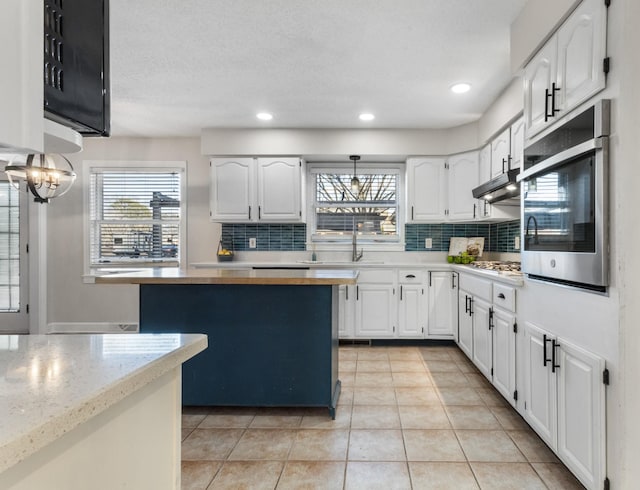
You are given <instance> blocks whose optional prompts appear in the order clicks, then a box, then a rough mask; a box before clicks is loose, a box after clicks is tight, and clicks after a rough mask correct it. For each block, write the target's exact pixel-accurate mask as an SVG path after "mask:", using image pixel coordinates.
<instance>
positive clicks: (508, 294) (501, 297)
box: [493, 283, 516, 312]
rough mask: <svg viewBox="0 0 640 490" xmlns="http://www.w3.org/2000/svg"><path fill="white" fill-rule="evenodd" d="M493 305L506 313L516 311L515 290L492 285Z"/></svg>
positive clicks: (496, 284)
mask: <svg viewBox="0 0 640 490" xmlns="http://www.w3.org/2000/svg"><path fill="white" fill-rule="evenodd" d="M493 304H494V305H495V306H499V307H500V308H502V309H504V310H507V311H513V312H515V311H516V288H513V287H511V286H505V285H504V284H498V283H494V284H493Z"/></svg>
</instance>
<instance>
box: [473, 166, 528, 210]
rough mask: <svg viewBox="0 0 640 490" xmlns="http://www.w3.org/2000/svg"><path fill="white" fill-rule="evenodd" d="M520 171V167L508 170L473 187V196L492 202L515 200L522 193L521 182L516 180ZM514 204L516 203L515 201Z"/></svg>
mask: <svg viewBox="0 0 640 490" xmlns="http://www.w3.org/2000/svg"><path fill="white" fill-rule="evenodd" d="M519 173H520V169H518V168H512V169H510V170H507V171H506V172H504V173H503V174H501V175H499V176H498V177H496V178H494V179H491V180H490V181H489V182H486V183H484V184H482V185H479V186H478V187H476V188H475V189H473V197H475V198H476V199H484V200H485V201H488V202H490V203H496V202H499V201H504V200H505V199H511V200H512V201H515V199H513V198H515V197H518V196H519V195H520V183H519V182H517V181H516V176H517V175H518V174H519ZM504 204H507V203H504ZM513 204H516V203H515V202H513ZM518 204H519V201H518Z"/></svg>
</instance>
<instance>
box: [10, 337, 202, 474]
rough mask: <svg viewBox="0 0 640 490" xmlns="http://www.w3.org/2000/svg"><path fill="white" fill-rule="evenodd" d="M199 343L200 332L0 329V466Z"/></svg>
mask: <svg viewBox="0 0 640 490" xmlns="http://www.w3.org/2000/svg"><path fill="white" fill-rule="evenodd" d="M206 347H207V337H206V335H201V334H163V335H150V334H105V335H0V372H1V373H2V378H1V379H0V415H1V416H0V472H2V471H4V470H5V469H7V468H9V467H11V466H13V465H14V464H16V463H18V462H20V461H22V460H24V459H25V458H27V457H29V456H30V455H31V454H33V453H35V452H36V451H38V450H39V449H41V448H43V447H44V446H46V445H47V444H49V443H51V442H53V441H54V440H56V439H58V438H59V437H61V436H62V435H64V434H65V433H67V432H69V431H70V430H72V429H73V428H75V427H77V426H79V425H80V424H82V423H84V422H86V421H88V420H89V419H91V418H92V417H94V416H96V415H98V414H99V413H101V412H103V411H104V410H106V409H108V408H109V407H111V406H112V405H114V404H115V403H117V402H119V401H120V400H122V399H124V398H125V397H127V396H128V395H130V394H131V393H133V392H135V391H136V390H138V389H140V388H142V387H144V386H145V385H147V384H148V383H150V382H152V381H153V380H155V379H157V378H159V377H160V376H162V375H164V374H166V373H167V372H169V371H170V370H172V369H174V368H176V367H177V366H179V365H180V364H182V363H183V362H185V361H186V360H188V359H190V358H191V357H193V356H195V355H196V354H197V353H199V352H201V351H202V350H204V349H206Z"/></svg>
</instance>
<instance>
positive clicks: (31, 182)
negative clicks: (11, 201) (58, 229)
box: [4, 153, 76, 203]
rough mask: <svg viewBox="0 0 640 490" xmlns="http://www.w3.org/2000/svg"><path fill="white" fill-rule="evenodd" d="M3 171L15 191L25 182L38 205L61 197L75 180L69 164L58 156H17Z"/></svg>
mask: <svg viewBox="0 0 640 490" xmlns="http://www.w3.org/2000/svg"><path fill="white" fill-rule="evenodd" d="M4 171H5V173H6V174H7V177H8V178H9V182H10V183H11V185H13V187H15V188H16V189H18V190H20V183H21V182H23V181H24V182H26V184H27V191H29V192H31V194H33V197H34V201H35V202H39V203H47V202H49V199H51V198H53V197H59V196H61V195H63V194H64V193H66V192H67V191H68V190H69V189H70V188H71V185H72V184H73V182H74V181H75V180H76V173H75V172H74V171H73V166H72V165H71V162H70V161H69V160H67V159H66V158H65V157H64V156H62V155H59V154H41V153H34V154H29V155H18V156H16V157H15V158H14V159H13V160H12V161H11V162H9V164H8V165H7V166H6V167H5V169H4Z"/></svg>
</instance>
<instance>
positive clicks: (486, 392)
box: [475, 388, 511, 407]
mask: <svg viewBox="0 0 640 490" xmlns="http://www.w3.org/2000/svg"><path fill="white" fill-rule="evenodd" d="M475 390H476V393H477V394H478V396H479V397H480V398H482V401H483V402H484V403H485V405H487V406H489V407H510V406H511V405H509V403H507V401H506V400H505V399H504V397H503V396H502V395H501V394H500V393H498V392H497V391H496V389H495V388H476V389H475Z"/></svg>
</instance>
